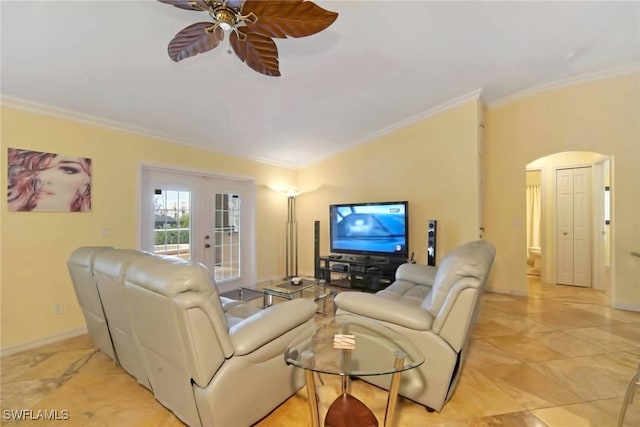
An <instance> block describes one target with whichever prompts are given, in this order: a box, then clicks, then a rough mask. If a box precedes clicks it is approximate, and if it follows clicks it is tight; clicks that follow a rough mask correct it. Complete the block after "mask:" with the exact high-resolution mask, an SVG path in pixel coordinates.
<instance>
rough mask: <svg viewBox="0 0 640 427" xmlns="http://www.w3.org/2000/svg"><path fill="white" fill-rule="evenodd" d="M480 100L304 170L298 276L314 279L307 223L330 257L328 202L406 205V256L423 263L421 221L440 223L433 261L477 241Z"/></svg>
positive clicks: (424, 235) (423, 229)
mask: <svg viewBox="0 0 640 427" xmlns="http://www.w3.org/2000/svg"><path fill="white" fill-rule="evenodd" d="M479 108H480V107H479V101H478V100H477V99H476V100H470V101H467V102H466V103H463V104H462V105H460V106H457V107H455V108H452V109H450V110H447V111H444V112H442V113H439V114H437V115H435V116H432V117H430V118H428V119H424V120H422V121H420V122H418V123H415V124H413V125H410V126H407V127H404V128H401V129H398V130H396V131H394V132H391V133H389V134H387V135H385V136H382V137H379V138H377V139H375V140H373V141H371V142H368V143H366V144H362V145H359V146H357V147H355V148H352V149H350V150H348V151H345V152H343V153H340V154H338V155H335V156H332V157H330V158H327V159H324V160H322V161H320V162H317V163H315V164H313V165H311V166H308V167H304V168H302V169H300V171H299V187H300V188H301V189H302V190H303V191H305V192H304V193H303V194H302V195H300V196H299V197H298V204H297V206H298V223H299V224H298V226H299V233H300V265H301V271H302V272H304V273H306V274H312V273H313V222H314V221H315V220H318V221H320V230H321V233H320V234H321V243H320V252H321V254H323V255H327V254H329V224H328V221H329V205H330V204H332V203H351V202H376V201H401V200H408V201H409V229H410V238H409V251H413V252H414V253H415V259H416V260H417V261H418V262H421V263H425V262H426V250H427V249H426V238H427V220H428V219H431V218H434V219H437V220H438V253H437V259H438V260H439V259H440V258H442V256H443V255H444V254H445V253H447V252H448V251H450V250H451V249H453V248H455V247H456V246H458V245H460V244H462V243H464V242H466V241H469V240H473V239H476V238H477V236H478V229H479V224H478V215H477V212H478V209H479V208H478V206H479V202H478V198H479V183H478V173H479V172H478V154H477V153H478V125H479V124H478V109H479Z"/></svg>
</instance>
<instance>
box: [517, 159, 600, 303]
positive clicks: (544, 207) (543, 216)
mask: <svg viewBox="0 0 640 427" xmlns="http://www.w3.org/2000/svg"><path fill="white" fill-rule="evenodd" d="M574 170H575V171H580V176H581V178H580V179H582V180H583V181H586V182H587V183H588V186H589V187H588V190H585V191H584V192H585V194H584V195H586V197H587V199H588V203H587V204H586V205H585V206H587V207H588V208H586V210H585V212H584V215H582V216H580V218H581V220H582V222H583V223H584V224H586V227H582V228H584V230H582V232H583V233H585V232H586V233H588V235H587V236H586V237H588V240H578V238H577V237H576V240H575V241H574V240H570V241H566V238H567V237H568V238H571V239H573V237H574V233H572V232H571V230H569V232H567V231H566V228H565V229H562V226H563V224H562V223H563V216H560V217H559V215H560V214H561V213H562V212H563V203H564V202H563V198H562V197H559V196H558V185H559V184H558V183H559V181H560V179H562V178H560V179H559V178H558V177H564V176H566V175H567V173H569V174H571V173H573V172H572V171H574ZM585 172H588V173H587V174H585ZM576 173H578V172H576ZM526 175H527V190H526V191H527V193H526V197H527V226H526V230H527V247H526V248H525V250H526V251H527V252H526V253H527V264H528V265H527V274H529V275H539V277H540V280H541V282H542V283H547V284H558V283H560V284H571V285H577V286H586V287H592V288H594V289H599V290H602V291H604V292H605V293H607V294H610V289H611V285H612V284H611V265H612V264H611V261H612V260H611V247H612V245H611V233H610V229H609V227H610V224H609V222H610V218H609V215H610V209H609V194H610V193H609V188H610V182H611V176H612V171H611V157H610V156H609V155H607V154H602V153H594V152H582V151H572V152H561V153H554V154H551V155H548V156H545V157H541V158H539V159H536V160H534V161H532V162H530V163H528V164H527V166H526ZM536 190H537V193H536ZM536 194H537V196H536ZM536 197H537V199H536ZM584 198H585V197H580V198H578V197H577V198H576V200H578V199H580V200H581V201H582V202H584V200H583V199H584ZM570 205H571V204H570ZM536 209H537V212H538V217H536ZM576 209H578V208H576ZM576 218H577V217H576ZM568 221H569V223H571V219H569V220H568ZM578 222H579V221H578V220H577V219H576V223H578ZM577 229H578V228H577V226H576V230H577ZM578 234H579V233H578ZM583 237H585V236H583ZM563 239H564V240H563ZM587 245H588V246H587ZM574 247H575V249H576V250H575V253H574V251H573V248H574ZM567 248H569V250H567ZM567 254H569V255H570V256H574V257H575V260H576V261H575V262H576V263H579V264H576V265H580V268H583V269H584V270H586V271H587V272H588V274H589V277H588V278H585V277H582V276H581V277H580V280H576V283H572V282H571V279H566V277H565V276H566V271H565V270H566V269H567V268H566V265H565V264H566V262H567V261H566V258H567V257H568V255H567ZM570 262H573V259H571V261H570ZM571 268H573V264H571V265H570V268H569V269H571ZM577 270H579V268H577ZM578 276H579V275H578V274H576V277H578Z"/></svg>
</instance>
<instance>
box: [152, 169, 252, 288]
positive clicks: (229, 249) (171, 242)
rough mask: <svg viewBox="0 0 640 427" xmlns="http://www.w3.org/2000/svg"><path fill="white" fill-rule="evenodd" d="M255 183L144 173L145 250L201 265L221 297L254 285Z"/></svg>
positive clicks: (169, 172)
mask: <svg viewBox="0 0 640 427" xmlns="http://www.w3.org/2000/svg"><path fill="white" fill-rule="evenodd" d="M254 205H255V183H254V181H253V180H250V179H235V178H226V177H219V176H202V175H195V174H190V173H181V172H175V171H166V170H159V169H154V168H144V169H143V171H142V202H141V206H142V208H141V213H142V219H141V230H142V232H141V246H142V249H143V250H146V251H148V252H151V253H155V254H160V255H172V256H177V257H180V258H183V259H187V260H192V261H195V262H201V263H203V264H205V265H206V266H207V267H208V268H209V270H210V271H211V272H212V274H213V277H214V278H215V281H216V284H217V285H218V287H219V288H220V290H221V291H226V290H229V289H234V288H238V287H241V286H242V287H251V286H252V285H253V283H254V282H255V255H254V254H255V249H254V241H255V239H254V214H253V213H254Z"/></svg>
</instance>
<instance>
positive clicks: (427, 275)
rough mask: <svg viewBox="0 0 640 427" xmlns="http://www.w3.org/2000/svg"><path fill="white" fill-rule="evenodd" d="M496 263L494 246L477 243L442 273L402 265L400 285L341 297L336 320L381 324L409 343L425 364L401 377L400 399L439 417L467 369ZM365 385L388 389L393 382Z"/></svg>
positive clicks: (452, 256)
mask: <svg viewBox="0 0 640 427" xmlns="http://www.w3.org/2000/svg"><path fill="white" fill-rule="evenodd" d="M494 257H495V248H494V246H493V245H492V244H491V243H489V242H487V241H484V240H478V241H474V242H469V243H467V244H464V245H462V246H460V247H458V248H456V249H454V250H453V251H451V252H450V253H448V254H447V255H446V256H445V257H444V259H443V260H442V262H441V263H440V265H439V266H438V267H429V266H424V265H418V264H403V265H401V266H400V267H399V268H398V270H397V271H396V280H395V281H394V282H393V283H392V284H391V285H390V286H389V287H387V288H386V289H384V290H381V291H379V292H378V293H376V294H365V293H360V292H342V293H340V294H338V295H337V296H336V298H335V304H336V306H337V314H347V313H351V314H355V315H360V316H365V317H368V318H371V319H374V320H377V321H380V322H382V323H383V324H385V325H387V326H388V327H390V328H391V329H394V330H396V331H398V332H399V333H401V334H403V335H405V336H406V337H408V338H409V339H411V341H412V342H413V343H414V344H415V345H416V346H417V347H418V348H419V349H420V351H421V352H422V353H423V354H424V357H425V362H424V363H423V364H422V365H421V366H420V367H418V368H416V369H412V370H409V371H406V372H404V373H403V374H402V380H401V385H400V391H399V394H400V395H402V396H405V397H407V398H409V399H411V400H413V401H416V402H418V403H420V404H422V405H424V406H426V407H427V408H430V409H434V410H436V411H440V410H441V409H442V407H443V405H444V404H445V402H447V401H448V400H449V399H450V398H451V395H452V393H453V391H454V389H455V386H456V382H457V379H458V377H459V375H460V371H461V369H462V366H463V364H464V358H465V355H466V350H467V345H466V344H467V341H468V334H469V331H470V329H471V327H472V325H473V324H474V322H475V319H476V316H477V311H478V305H479V300H480V295H481V293H482V290H483V288H484V286H485V282H486V280H487V276H488V275H489V272H490V270H491V266H492V264H493V260H494ZM372 357H375V355H372ZM363 379H364V380H366V381H368V382H371V383H373V384H375V385H377V386H379V387H382V388H386V389H389V383H390V377H389V376H376V377H363Z"/></svg>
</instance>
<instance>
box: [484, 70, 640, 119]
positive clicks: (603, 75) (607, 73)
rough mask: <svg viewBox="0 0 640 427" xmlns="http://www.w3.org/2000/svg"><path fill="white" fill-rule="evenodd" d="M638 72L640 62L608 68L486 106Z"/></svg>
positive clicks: (551, 83) (488, 104) (525, 91)
mask: <svg viewBox="0 0 640 427" xmlns="http://www.w3.org/2000/svg"><path fill="white" fill-rule="evenodd" d="M638 71H640V62H634V63H631V64H627V65H623V66H619V67H613V68H608V69H606V70H600V71H594V72H591V73H585V74H579V75H577V76H573V77H569V78H566V79H562V80H556V81H553V82H549V83H543V84H541V85H537V86H533V87H531V88H529V89H525V90H522V91H520V92H516V93H514V94H511V95H507V96H505V97H503V98H500V99H496V100H494V101H487V102H485V105H486V106H487V107H489V108H495V107H500V106H503V105H505V104H509V103H511V102H513V101H517V100H519V99H522V98H526V97H528V96H532V95H535V94H538V93H541V92H546V91H549V90H552V89H560V88H563V87H569V86H574V85H577V84H581V83H588V82H592V81H596V80H602V79H608V78H613V77H618V76H622V75H624V74H631V73H635V72H638Z"/></svg>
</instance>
